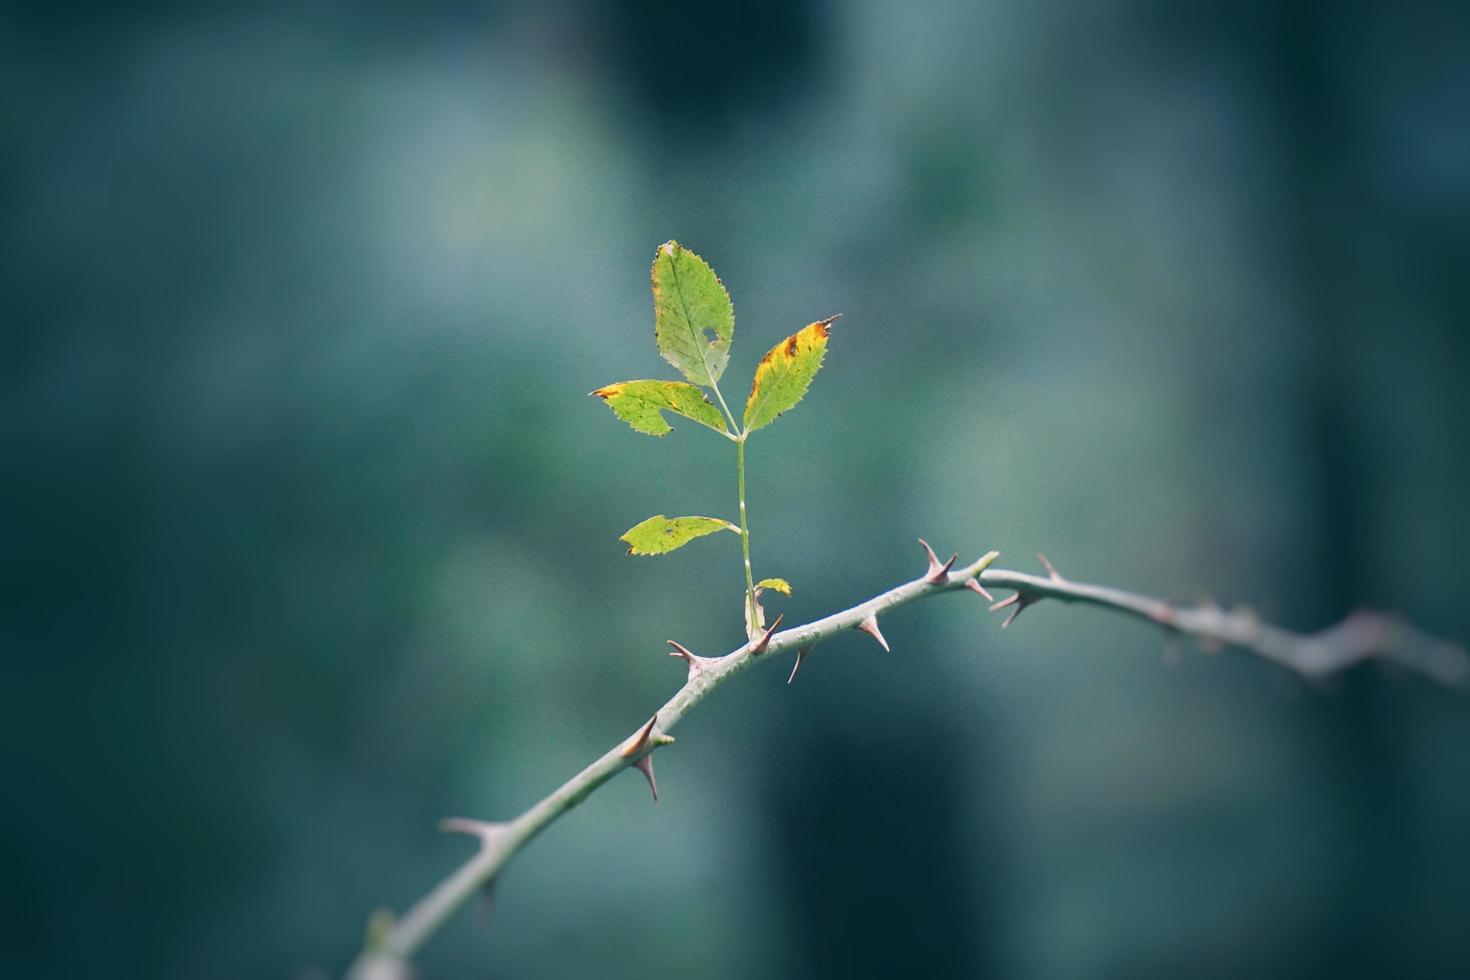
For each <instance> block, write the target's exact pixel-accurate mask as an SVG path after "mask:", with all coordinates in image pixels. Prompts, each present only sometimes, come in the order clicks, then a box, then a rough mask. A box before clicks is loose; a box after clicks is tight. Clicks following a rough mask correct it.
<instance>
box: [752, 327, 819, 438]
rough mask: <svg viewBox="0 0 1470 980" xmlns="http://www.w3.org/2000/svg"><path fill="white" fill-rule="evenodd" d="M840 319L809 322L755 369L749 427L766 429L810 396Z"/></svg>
mask: <svg viewBox="0 0 1470 980" xmlns="http://www.w3.org/2000/svg"><path fill="white" fill-rule="evenodd" d="M836 319H837V317H835V316H829V317H828V318H827V319H825V320H818V321H817V322H816V323H809V324H807V325H806V326H805V327H802V328H801V329H800V330H798V331H797V332H796V333H794V334H792V335H791V336H790V337H787V338H786V339H785V340H783V341H781V342H780V343H779V344H777V345H776V346H775V347H772V348H771V349H770V351H769V352H768V353H767V354H766V356H765V357H763V358H761V362H760V364H758V365H756V368H755V381H754V382H753V383H752V384H751V386H750V398H749V399H748V400H747V401H746V402H745V428H746V429H748V430H750V431H755V430H756V429H760V428H763V427H765V426H767V425H770V424H771V422H773V421H775V418H776V416H778V415H780V414H781V413H782V412H784V411H786V410H787V409H788V408H793V407H794V406H795V405H796V403H797V402H799V401H801V399H802V398H803V397H804V396H805V395H806V390H807V388H808V387H809V386H810V385H811V383H812V378H814V377H815V376H816V374H817V370H818V369H819V368H820V367H821V366H822V355H823V354H825V353H826V352H827V329H828V328H829V327H830V326H831V325H832V322H833V321H834V320H836Z"/></svg>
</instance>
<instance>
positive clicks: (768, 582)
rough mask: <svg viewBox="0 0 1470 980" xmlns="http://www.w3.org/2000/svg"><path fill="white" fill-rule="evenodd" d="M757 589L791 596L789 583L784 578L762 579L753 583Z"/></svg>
mask: <svg viewBox="0 0 1470 980" xmlns="http://www.w3.org/2000/svg"><path fill="white" fill-rule="evenodd" d="M755 587H756V588H757V589H775V590H776V591H777V592H780V593H781V594H782V595H790V594H791V583H790V582H788V581H786V580H785V579H784V578H763V579H761V580H760V581H759V582H757V583H755Z"/></svg>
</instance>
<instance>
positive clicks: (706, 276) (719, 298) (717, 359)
mask: <svg viewBox="0 0 1470 980" xmlns="http://www.w3.org/2000/svg"><path fill="white" fill-rule="evenodd" d="M652 280H653V335H654V339H656V340H657V341H658V351H659V353H660V354H662V355H663V356H664V360H666V361H668V362H669V363H670V364H672V365H673V366H674V367H676V368H678V369H679V371H680V372H682V373H683V375H684V377H686V378H688V379H689V380H690V381H692V382H693V383H694V384H697V385H712V384H714V383H715V382H716V381H718V380H720V375H721V374H723V373H724V371H725V363H726V362H727V361H729V359H730V340H731V339H732V338H733V337H734V335H735V307H734V306H733V305H731V303H730V294H729V293H727V292H726V291H725V286H724V284H723V283H721V282H720V280H719V277H718V276H716V275H715V271H714V270H713V269H711V268H710V267H709V265H708V264H707V263H706V262H705V261H704V259H701V258H700V257H699V256H698V255H695V254H694V253H693V252H691V251H689V250H688V249H687V248H685V247H684V246H682V245H680V244H679V243H678V242H676V241H673V240H672V239H671V240H669V241H667V242H664V243H663V244H662V245H660V246H659V248H658V252H657V253H656V254H655V255H654V257H653V273H652Z"/></svg>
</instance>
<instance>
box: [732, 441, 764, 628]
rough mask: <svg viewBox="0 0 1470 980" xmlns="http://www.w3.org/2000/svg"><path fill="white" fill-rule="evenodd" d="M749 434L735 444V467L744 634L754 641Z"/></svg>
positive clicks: (757, 622)
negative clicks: (748, 506)
mask: <svg viewBox="0 0 1470 980" xmlns="http://www.w3.org/2000/svg"><path fill="white" fill-rule="evenodd" d="M747 435H749V433H746V432H742V433H740V441H739V442H737V443H736V444H735V465H736V469H737V470H738V471H739V474H740V479H739V483H740V557H741V558H743V559H744V560H745V621H746V622H747V623H748V624H750V625H749V626H748V627H747V628H746V634H747V635H748V636H749V637H750V638H751V639H755V636H756V634H757V633H758V632H760V622H759V621H758V620H757V619H756V616H755V576H754V575H752V574H751V571H750V528H749V527H747V526H746V523H745V437H746V436H747Z"/></svg>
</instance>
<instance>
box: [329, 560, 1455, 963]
mask: <svg viewBox="0 0 1470 980" xmlns="http://www.w3.org/2000/svg"><path fill="white" fill-rule="evenodd" d="M920 543H921V544H923V546H924V551H925V553H926V554H927V555H928V557H929V568H928V570H927V571H926V572H925V573H924V574H923V575H922V576H920V577H919V578H917V579H915V580H914V581H912V582H908V583H905V584H904V585H900V586H898V587H897V588H894V589H890V590H888V591H887V592H884V593H882V594H881V595H877V596H874V597H873V598H871V599H869V600H867V601H866V602H863V603H859V604H858V605H856V606H852V607H851V608H848V609H844V610H842V611H841V612H836V613H833V614H832V615H830V616H827V617H826V618H824V619H819V620H816V621H815V622H811V623H807V624H806V625H804V626H797V627H793V628H792V629H789V630H782V631H781V632H779V633H778V632H776V627H777V626H779V625H780V622H781V621H780V619H779V618H778V619H777V620H776V622H775V623H773V624H772V625H771V627H770V628H769V629H767V630H766V631H765V633H764V634H763V635H761V636H758V637H756V638H755V639H752V640H750V641H749V642H747V643H745V644H742V645H741V646H739V647H737V648H736V649H735V650H733V651H731V652H730V653H728V654H726V655H725V656H723V657H700V656H696V655H695V654H693V653H691V652H690V651H689V650H687V649H685V648H684V647H683V646H680V645H679V644H677V643H675V642H674V641H672V640H671V641H669V643H670V645H671V646H672V647H673V648H674V650H673V652H672V653H671V656H675V657H680V658H682V659H683V660H684V661H685V662H686V663H687V665H688V670H689V676H688V679H687V680H686V681H685V682H684V686H683V687H681V688H679V690H678V692H677V693H675V694H674V696H673V697H672V698H670V699H669V700H668V702H666V703H665V704H664V705H663V707H661V708H659V709H658V710H657V711H656V712H654V714H653V716H652V717H650V718H649V719H648V720H647V721H645V722H644V723H643V724H642V725H640V726H639V727H638V728H637V729H636V730H635V731H634V732H633V733H632V734H631V735H630V736H628V738H626V739H625V740H624V741H622V742H621V743H619V744H618V745H616V746H614V747H613V748H611V749H609V750H608V751H607V752H605V753H604V754H603V755H602V757H601V758H599V759H597V760H596V761H595V762H593V763H592V764H591V765H589V766H587V768H585V769H583V770H582V771H581V772H579V773H578V774H577V775H575V776H573V777H572V778H571V779H569V780H567V781H566V782H565V783H563V784H562V785H561V787H560V788H558V789H557V790H556V791H555V792H553V793H552V794H551V795H550V796H548V797H546V798H545V799H543V800H541V801H540V802H539V803H537V804H535V805H534V806H532V807H531V808H530V809H529V810H527V811H526V812H525V813H523V814H521V815H520V816H519V817H516V818H515V819H514V820H511V821H508V822H506V823H486V822H483V821H478V820H466V819H462V818H454V819H450V820H446V821H444V822H443V824H442V825H441V827H442V829H443V830H445V831H449V832H457V833H467V834H470V835H471V836H474V837H477V838H478V839H479V841H480V849H479V852H478V853H477V854H476V855H475V856H474V857H472V858H471V859H470V860H468V861H467V862H465V863H464V864H463V865H461V866H460V867H459V869H458V870H456V871H455V872H454V873H453V874H451V875H450V876H449V877H448V878H445V879H444V880H443V881H442V882H440V883H439V884H438V885H437V886H436V887H435V888H434V890H433V891H431V892H429V893H428V894H427V895H425V896H424V897H423V898H422V899H420V900H419V901H418V903H417V904H416V905H414V906H413V907H412V908H410V909H409V910H408V911H407V912H406V913H404V915H403V917H402V918H400V919H397V920H394V919H393V918H392V917H391V915H389V914H388V913H385V912H379V913H376V914H375V915H374V916H373V919H372V923H371V925H370V927H369V930H368V941H367V944H366V948H365V949H364V951H363V954H362V955H361V956H360V957H359V958H358V960H357V962H356V963H354V964H353V966H352V968H351V971H350V973H349V976H350V977H352V978H354V980H397V978H403V977H407V976H409V972H408V965H407V961H408V959H409V958H410V957H411V956H413V954H414V953H415V952H416V951H417V950H418V949H419V948H420V947H421V946H422V945H423V944H424V942H425V941H427V940H428V939H429V937H430V936H432V935H433V934H434V933H435V932H436V931H437V930H438V929H439V928H440V926H442V925H443V924H444V922H445V920H446V919H448V917H449V916H450V915H451V914H452V913H453V912H454V911H455V910H456V909H458V908H459V907H460V906H461V905H463V904H464V903H465V902H466V901H467V900H468V899H469V898H470V897H472V896H473V895H474V894H475V893H476V892H478V891H482V890H485V889H488V888H489V887H490V886H491V885H493V883H494V881H495V879H496V876H497V875H498V874H499V873H500V871H501V869H502V868H503V867H505V865H506V863H507V862H508V861H509V860H510V859H511V857H513V856H514V855H515V854H516V853H518V852H519V851H520V850H521V848H523V847H524V846H525V845H526V844H527V843H529V842H530V840H531V839H532V838H534V837H535V836H536V835H537V834H539V833H540V832H541V831H542V830H544V829H546V827H548V826H549V825H550V824H551V823H552V822H553V821H555V820H556V819H557V818H558V817H560V816H561V815H562V814H564V813H566V812H567V811H568V810H570V809H572V808H573V807H575V806H576V805H577V804H579V803H581V802H582V801H583V800H585V799H586V798H587V797H588V795H590V794H591V793H592V791H593V790H595V789H597V788H598V787H599V786H601V785H602V784H603V783H605V782H607V781H608V780H609V779H611V778H612V777H614V776H616V775H617V774H618V773H620V772H622V771H623V770H625V769H630V768H631V769H638V770H640V771H641V772H642V773H643V775H644V777H645V778H646V779H647V780H648V785H649V789H650V791H652V793H653V798H654V801H655V802H657V800H658V790H657V787H656V784H655V783H654V778H653V752H654V750H655V749H658V748H660V747H661V746H664V745H668V744H670V743H672V742H673V741H674V739H673V737H672V736H670V735H669V734H668V733H669V731H670V730H671V729H672V728H673V727H674V726H675V725H677V724H678V723H679V721H680V720H682V719H683V717H684V716H685V715H686V714H688V713H689V712H690V711H691V710H693V708H694V707H695V706H696V705H698V704H699V702H701V701H703V700H704V699H705V697H706V696H707V695H708V694H709V693H710V692H711V691H713V690H714V689H715V688H717V687H719V686H720V685H721V684H723V683H725V682H726V681H728V680H729V679H730V678H732V677H734V676H735V675H736V674H738V673H740V672H741V671H743V670H745V669H746V668H747V667H749V666H750V665H751V664H753V663H755V662H756V661H757V660H761V661H765V660H773V659H775V658H776V655H778V654H782V653H786V652H788V651H794V652H795V653H796V664H795V666H794V667H793V669H792V671H791V678H790V680H794V679H795V678H796V672H797V670H799V669H800V668H801V665H802V663H803V661H804V660H805V659H806V657H807V655H808V654H809V653H810V652H811V650H812V648H813V647H814V646H815V645H816V644H817V643H818V642H820V641H822V640H825V639H827V638H828V637H831V636H835V635H837V634H838V633H843V632H846V631H847V630H852V629H856V630H861V631H863V632H866V633H868V634H869V635H870V636H872V637H873V639H874V640H876V641H877V642H878V643H879V644H881V645H882V647H883V649H884V650H887V649H888V642H887V641H886V640H885V639H884V638H883V634H882V633H881V632H879V630H878V617H879V616H881V615H884V614H886V613H888V612H889V611H890V610H893V609H897V608H898V607H899V606H902V605H905V604H907V603H910V602H913V601H915V600H917V599H924V598H928V597H929V596H934V595H939V594H941V593H944V592H953V591H956V590H959V589H968V590H970V591H972V592H976V593H978V594H980V595H981V596H984V597H985V598H986V599H991V598H992V597H991V595H990V593H989V591H988V589H990V588H995V589H1007V590H1011V591H1012V593H1013V594H1012V595H1009V596H1007V597H1006V598H1004V599H1002V600H1000V601H999V602H994V603H993V604H992V605H991V607H990V609H991V611H992V612H995V611H998V610H1001V609H1007V608H1008V609H1010V610H1011V612H1010V614H1009V615H1008V616H1007V617H1006V619H1005V621H1004V622H1003V623H1002V624H1001V625H1002V627H1007V626H1010V624H1011V623H1012V622H1014V621H1015V620H1016V618H1017V617H1018V616H1019V615H1020V614H1021V612H1022V611H1023V610H1025V609H1029V608H1030V607H1031V606H1033V605H1035V604H1036V603H1037V602H1040V601H1041V600H1042V599H1057V600H1060V601H1062V602H1068V603H1071V602H1076V603H1083V604H1089V605H1094V606H1101V607H1103V608H1105V609H1110V610H1113V611H1115V612H1120V613H1123V614H1125V615H1130V616H1135V617H1138V618H1139V619H1143V620H1146V621H1148V622H1150V623H1153V624H1154V625H1156V626H1159V627H1160V628H1162V629H1164V630H1165V631H1167V632H1169V633H1171V634H1180V635H1184V636H1189V637H1192V638H1194V639H1195V640H1196V641H1198V642H1199V643H1200V645H1201V646H1204V647H1205V648H1206V649H1221V648H1223V647H1236V648H1238V649H1241V650H1246V651H1249V652H1252V653H1255V654H1257V655H1259V656H1261V657H1263V658H1265V659H1266V660H1269V661H1272V662H1273V663H1276V664H1278V665H1280V666H1282V667H1286V668H1288V669H1290V670H1292V671H1294V672H1296V673H1297V674H1299V675H1301V676H1302V677H1303V678H1305V679H1307V680H1309V681H1316V680H1320V679H1321V678H1323V677H1326V676H1327V675H1330V674H1333V673H1336V672H1338V671H1341V670H1345V669H1346V668H1348V667H1351V666H1353V665H1354V664H1356V663H1358V662H1360V661H1363V660H1367V659H1370V658H1379V659H1383V660H1386V661H1390V662H1393V663H1396V664H1398V665H1400V666H1402V667H1405V668H1407V669H1409V670H1412V671H1415V672H1417V673H1421V674H1423V675H1425V676H1426V677H1428V678H1430V679H1431V680H1434V681H1437V682H1439V683H1441V684H1444V685H1446V686H1448V687H1455V688H1461V689H1464V688H1465V687H1466V682H1467V677H1470V655H1467V653H1466V651H1465V650H1464V649H1462V648H1461V647H1458V646H1456V645H1455V644H1453V643H1450V642H1448V641H1445V640H1441V639H1438V638H1436V637H1433V636H1431V635H1429V634H1427V633H1424V632H1422V631H1420V630H1418V629H1416V628H1415V627H1413V626H1411V625H1409V624H1408V623H1406V622H1403V621H1402V620H1399V619H1396V618H1394V617H1391V616H1387V615H1383V614H1380V613H1368V612H1364V613H1355V614H1354V615H1352V616H1350V617H1348V618H1347V619H1345V620H1344V621H1342V622H1341V623H1338V624H1337V625H1335V626H1331V627H1329V628H1327V629H1324V630H1322V631H1321V632H1318V633H1312V634H1301V633H1294V632H1291V631H1289V630H1285V629H1282V628H1280V627H1277V626H1272V625H1270V624H1268V623H1264V622H1261V621H1260V620H1259V619H1257V618H1256V616H1255V614H1254V613H1252V612H1250V611H1249V610H1246V609H1236V610H1234V611H1231V612H1226V611H1224V610H1222V609H1220V608H1219V607H1218V606H1215V605H1214V604H1213V603H1204V604H1200V605H1195V606H1180V605H1176V604H1173V603H1170V602H1167V601H1165V600H1163V599H1154V598H1150V597H1148V596H1143V595H1137V594H1135V593H1132V592H1125V591H1123V590H1121V589H1113V588H1108V587H1106V586H1101V585H1090V584H1087V583H1085V582H1073V581H1071V580H1070V579H1066V578H1063V577H1062V576H1061V575H1060V574H1059V573H1058V572H1057V571H1056V569H1055V568H1053V567H1052V565H1051V563H1050V562H1048V561H1047V560H1046V558H1045V557H1044V556H1038V557H1040V558H1041V562H1042V564H1043V565H1044V566H1045V568H1046V572H1047V574H1046V575H1030V574H1027V573H1025V572H1016V571H1008V570H1005V569H993V568H990V567H989V566H990V564H991V563H992V562H993V561H995V559H996V557H997V553H996V552H994V551H992V552H990V553H989V554H987V555H985V557H983V558H981V559H980V560H979V561H977V562H975V563H974V564H972V565H970V566H968V567H966V568H962V569H960V570H958V571H955V570H953V566H954V562H955V558H950V560H949V561H948V562H943V563H941V562H940V561H939V559H938V557H937V556H936V555H935V554H934V551H933V549H931V548H930V547H929V545H928V544H927V543H926V542H922V541H921V542H920ZM790 680H788V683H790Z"/></svg>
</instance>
